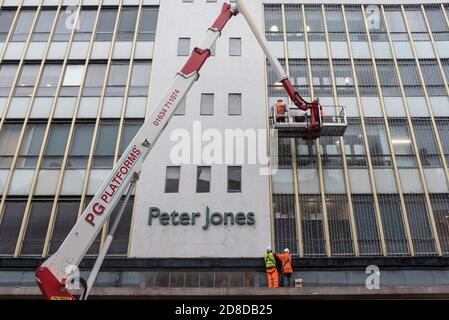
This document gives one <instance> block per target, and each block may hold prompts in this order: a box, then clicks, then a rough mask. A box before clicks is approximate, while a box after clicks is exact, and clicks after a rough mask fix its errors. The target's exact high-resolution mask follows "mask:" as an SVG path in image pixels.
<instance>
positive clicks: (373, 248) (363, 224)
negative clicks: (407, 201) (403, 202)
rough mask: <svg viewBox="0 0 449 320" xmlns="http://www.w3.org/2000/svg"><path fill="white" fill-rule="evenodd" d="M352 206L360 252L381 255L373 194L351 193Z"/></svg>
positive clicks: (365, 254)
mask: <svg viewBox="0 0 449 320" xmlns="http://www.w3.org/2000/svg"><path fill="white" fill-rule="evenodd" d="M352 206H353V208H354V220H355V224H356V230H357V240H358V243H359V250H360V254H361V255H364V256H368V255H381V254H382V250H381V246H380V237H379V233H378V227H377V220H376V213H375V209H374V198H373V195H371V194H353V195H352Z"/></svg>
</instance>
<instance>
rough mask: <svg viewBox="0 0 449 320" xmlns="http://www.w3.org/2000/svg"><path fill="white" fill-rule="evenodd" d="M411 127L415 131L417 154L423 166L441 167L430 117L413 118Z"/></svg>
mask: <svg viewBox="0 0 449 320" xmlns="http://www.w3.org/2000/svg"><path fill="white" fill-rule="evenodd" d="M412 122H413V129H414V131H415V136H416V143H417V145H418V154H419V157H420V158H421V163H422V165H423V167H427V168H429V167H430V168H439V167H441V158H440V152H439V149H438V146H437V143H436V140H435V134H434V132H433V127H432V123H431V121H430V119H426V118H414V119H413V120H412Z"/></svg>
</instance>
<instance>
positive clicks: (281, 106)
mask: <svg viewBox="0 0 449 320" xmlns="http://www.w3.org/2000/svg"><path fill="white" fill-rule="evenodd" d="M285 112H287V107H286V106H285V103H283V102H276V117H277V118H283V117H285Z"/></svg>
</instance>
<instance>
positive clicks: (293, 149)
mask: <svg viewBox="0 0 449 320" xmlns="http://www.w3.org/2000/svg"><path fill="white" fill-rule="evenodd" d="M281 14H282V30H283V42H284V55H285V68H286V72H287V74H288V75H290V63H289V52H288V40H287V23H286V21H285V5H284V4H282V5H281ZM288 101H289V102H290V103H291V99H290V97H289V98H288ZM290 152H291V157H292V164H291V167H292V174H293V190H294V201H295V202H294V209H295V217H296V225H295V228H296V239H295V241H296V243H297V246H298V254H299V256H300V257H302V256H303V255H304V250H303V245H302V243H303V242H302V223H301V209H300V206H299V182H298V169H297V163H296V140H295V138H290Z"/></svg>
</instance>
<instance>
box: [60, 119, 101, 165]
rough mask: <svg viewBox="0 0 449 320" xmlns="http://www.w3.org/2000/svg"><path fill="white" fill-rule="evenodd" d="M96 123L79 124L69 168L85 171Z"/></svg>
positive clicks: (74, 137) (76, 126)
mask: <svg viewBox="0 0 449 320" xmlns="http://www.w3.org/2000/svg"><path fill="white" fill-rule="evenodd" d="M94 128H95V124H94V123H77V124H76V125H75V133H74V136H73V141H72V146H71V149H70V152H69V159H68V163H67V168H69V169H84V168H86V166H87V160H88V158H89V152H90V147H91V145H92V137H93V133H94Z"/></svg>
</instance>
